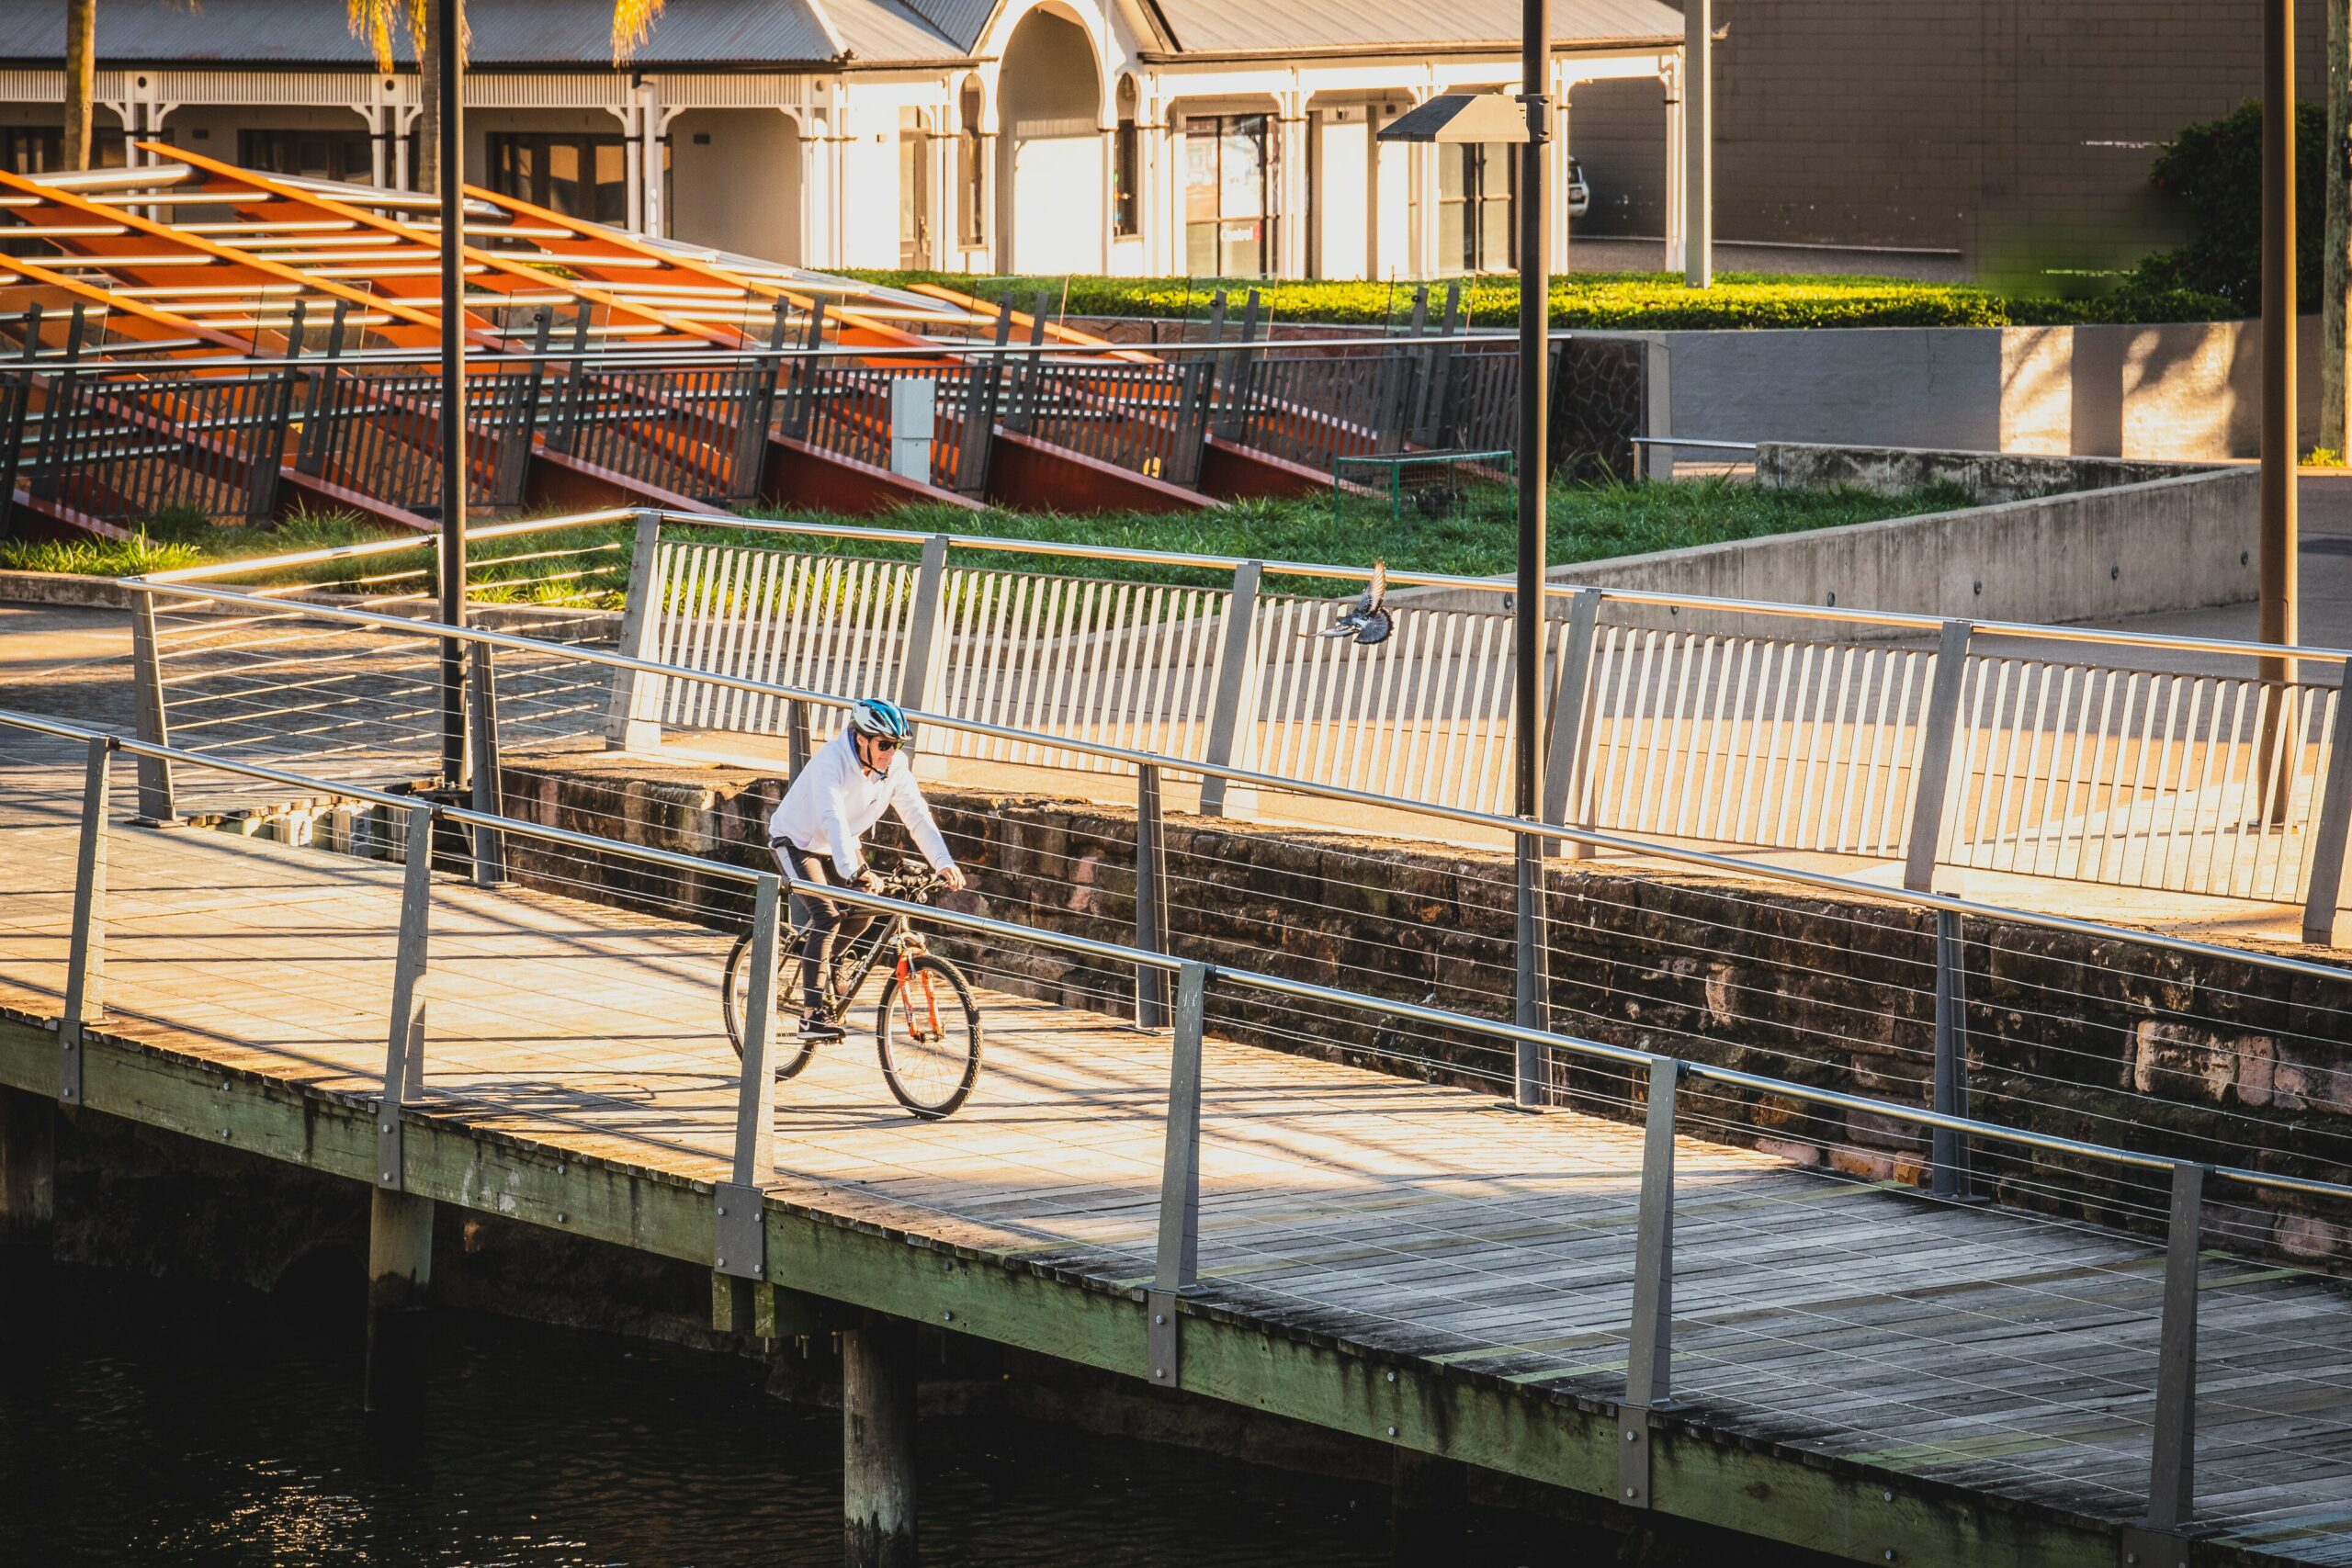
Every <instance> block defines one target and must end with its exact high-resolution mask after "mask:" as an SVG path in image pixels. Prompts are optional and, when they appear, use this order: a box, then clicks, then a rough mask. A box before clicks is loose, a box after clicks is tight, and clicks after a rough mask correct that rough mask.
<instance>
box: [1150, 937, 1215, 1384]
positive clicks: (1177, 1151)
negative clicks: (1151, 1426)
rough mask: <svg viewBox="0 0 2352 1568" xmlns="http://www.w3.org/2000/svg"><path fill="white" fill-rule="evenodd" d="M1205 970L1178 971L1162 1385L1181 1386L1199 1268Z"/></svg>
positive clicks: (1163, 1206)
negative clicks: (1188, 1312)
mask: <svg viewBox="0 0 2352 1568" xmlns="http://www.w3.org/2000/svg"><path fill="white" fill-rule="evenodd" d="M1207 986H1208V967H1207V965H1205V964H1185V965H1184V966H1183V967H1182V968H1181V969H1179V970H1177V972H1176V1040H1175V1045H1174V1048H1173V1050H1172V1051H1171V1052H1170V1055H1169V1062H1168V1141H1167V1145H1166V1147H1165V1149H1164V1151H1163V1153H1162V1154H1161V1156H1160V1162H1159V1257H1158V1258H1157V1260H1156V1267H1155V1268H1154V1269H1153V1272H1152V1281H1151V1286H1150V1288H1149V1289H1148V1290H1147V1291H1146V1292H1144V1319H1145V1322H1144V1357H1145V1359H1146V1360H1148V1361H1149V1362H1150V1363H1151V1368H1150V1371H1151V1381H1152V1382H1154V1383H1157V1384H1158V1385H1159V1386H1160V1387H1161V1388H1182V1387H1183V1386H1184V1362H1183V1338H1182V1335H1183V1331H1182V1327H1181V1326H1180V1325H1179V1323H1178V1314H1177V1305H1176V1303H1177V1299H1178V1298H1179V1297H1181V1296H1182V1295H1184V1294H1186V1293H1187V1292H1190V1291H1192V1290H1193V1286H1194V1285H1195V1284H1196V1283H1197V1282H1198V1281H1199V1279H1200V1269H1201V1032H1202V1027H1203V1024H1204V1011H1205V1008H1206V1000H1205V992H1206V989H1207Z"/></svg>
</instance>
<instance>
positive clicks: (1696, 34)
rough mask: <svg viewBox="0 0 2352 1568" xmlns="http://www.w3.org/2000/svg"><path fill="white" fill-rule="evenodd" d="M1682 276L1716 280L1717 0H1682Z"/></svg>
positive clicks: (1695, 284) (1696, 284) (1691, 280)
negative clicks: (1683, 253) (1683, 250)
mask: <svg viewBox="0 0 2352 1568" xmlns="http://www.w3.org/2000/svg"><path fill="white" fill-rule="evenodd" d="M1682 81H1683V89H1682V97H1683V106H1682V132H1683V143H1684V148H1683V154H1682V162H1683V176H1682V196H1683V205H1684V211H1683V217H1682V233H1683V243H1684V249H1685V251H1686V252H1687V253H1688V254H1687V255H1686V257H1685V260H1684V265H1683V271H1682V280H1683V282H1685V283H1687V284H1689V285H1690V286H1691V288H1707V287H1708V286H1709V285H1710V284H1712V283H1713V282H1714V279H1715V151H1714V149H1715V6H1714V0H1682Z"/></svg>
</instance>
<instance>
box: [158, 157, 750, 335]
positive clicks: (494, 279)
mask: <svg viewBox="0 0 2352 1568" xmlns="http://www.w3.org/2000/svg"><path fill="white" fill-rule="evenodd" d="M139 145H140V146H141V147H142V148H145V149H147V150H148V151H150V152H154V153H156V154H157V155H158V156H163V157H169V158H172V159H174V160H175V161H177V162H179V163H183V164H187V165H188V166H189V167H190V168H193V169H201V170H204V171H205V172H206V173H208V174H210V175H216V176H218V177H220V178H221V179H227V180H235V181H239V182H242V183H243V184H244V185H246V186H250V187H252V189H253V190H254V192H255V193H257V196H258V197H263V198H266V201H265V202H264V203H263V204H264V205H267V204H269V203H275V202H283V203H286V204H288V205H289V206H292V207H295V208H298V209H304V210H308V211H311V212H316V213H322V214H332V215H334V217H337V218H348V219H351V220H354V221H355V222H357V223H359V224H361V225H362V226H364V227H366V228H368V229H372V230H374V231H376V232H378V233H380V234H391V235H395V236H397V237H399V238H401V239H404V240H407V241H409V242H410V243H414V244H419V245H424V244H430V243H434V237H433V236H432V235H431V234H430V233H429V232H428V231H424V230H419V229H413V228H411V227H410V226H409V225H407V224H405V223H402V222H401V221H400V220H398V219H393V218H386V217H383V216H381V215H380V214H378V213H376V212H373V211H370V210H369V209H367V208H364V207H358V206H355V205H352V204H349V203H346V202H343V201H339V200H337V199H335V198H334V197H330V196H323V195H321V194H319V193H317V192H315V191H306V190H303V189H301V188H300V186H289V185H286V184H284V183H282V182H280V181H278V180H275V179H272V178H271V177H270V176H269V175H264V174H258V173H255V172H254V171H252V170H248V169H241V168H238V167H237V166H236V165H235V164H224V163H220V162H219V161H218V160H216V159H211V158H207V157H205V156H204V155H203V154H201V153H197V152H187V151H186V150H185V149H183V148H178V147H172V146H169V145H167V144H165V143H163V142H147V141H142V142H141V143H139ZM254 201H255V198H254V197H247V198H245V200H243V201H239V200H236V199H235V198H234V197H233V196H224V197H223V198H222V205H224V206H231V207H235V208H237V209H239V210H241V211H242V210H244V209H246V208H248V207H250V206H252V205H254ZM465 259H466V261H467V262H469V263H470V264H473V265H480V266H481V267H483V268H485V269H486V270H487V273H488V274H489V276H483V277H481V278H480V279H478V280H476V281H479V282H480V283H481V284H483V285H484V286H487V287H490V288H499V289H500V291H501V292H507V291H511V290H512V289H514V288H519V287H523V286H528V287H529V288H534V289H546V288H560V289H563V290H564V291H566V292H568V293H570V294H571V295H573V296H575V297H576V298H578V299H582V300H584V301H586V302H588V303H590V304H595V305H602V306H603V307H604V308H605V310H607V311H609V312H612V313H614V314H616V315H624V316H627V317H629V318H632V319H634V320H636V321H640V322H643V323H645V324H648V325H652V326H658V327H660V328H661V329H662V330H663V331H664V332H668V333H677V334H680V335H682V336H686V337H692V338H699V339H701V340H702V341H703V342H705V343H707V344H715V345H717V346H719V347H722V348H730V349H731V348H740V347H741V346H742V342H743V340H742V336H741V333H728V332H725V331H723V330H721V329H718V328H716V327H712V326H710V325H708V324H707V323H705V322H701V321H679V320H677V319H675V318H673V317H671V316H668V315H665V314H663V313H662V312H661V311H659V310H654V309H652V308H651V307H650V306H646V305H639V304H633V303H629V302H628V301H625V300H621V299H615V298H613V296H611V295H610V294H608V293H605V291H604V290H602V289H599V288H593V287H589V286H586V285H582V284H581V283H580V282H578V281H576V280H574V279H571V278H564V277H558V276H555V274H553V273H552V272H549V271H548V270H546V269H545V268H544V267H540V266H534V265H531V264H530V263H528V262H524V261H518V260H516V259H515V258H514V257H512V256H507V255H503V254H500V253H499V252H496V251H486V250H482V249H481V248H480V247H478V246H474V245H468V246H467V247H466V248H465ZM411 283H415V284H419V285H423V286H424V287H427V288H433V289H434V290H435V291H436V295H437V291H438V290H439V288H440V281H439V279H438V277H437V276H435V277H417V278H413V279H410V278H401V279H390V278H387V279H382V280H380V281H379V288H390V287H392V286H394V285H395V284H398V285H399V286H401V287H403V288H404V287H406V286H407V285H409V284H411ZM502 284H503V285H504V286H505V287H504V288H500V286H501V285H502ZM370 298H373V299H382V298H383V296H381V295H378V296H371V297H370ZM467 313H468V314H469V315H471V314H472V312H471V311H468V312H467ZM433 315H434V317H435V320H436V323H437V318H438V315H439V311H438V310H437V308H436V309H435V311H434V312H433ZM481 324H482V327H483V329H484V330H489V323H488V322H483V323H481Z"/></svg>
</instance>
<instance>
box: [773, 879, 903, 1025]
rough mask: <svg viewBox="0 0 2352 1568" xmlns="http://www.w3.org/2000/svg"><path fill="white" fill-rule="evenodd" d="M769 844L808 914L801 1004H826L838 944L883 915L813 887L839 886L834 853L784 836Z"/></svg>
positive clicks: (856, 935) (802, 953)
mask: <svg viewBox="0 0 2352 1568" xmlns="http://www.w3.org/2000/svg"><path fill="white" fill-rule="evenodd" d="M770 847H771V848H772V849H774V850H775V858H776V861H777V863H778V864H780V865H782V866H783V867H784V874H785V875H786V877H788V878H790V879H791V882H792V885H793V886H792V891H794V892H796V893H797V894H799V895H800V906H801V908H802V910H803V911H804V912H805V913H806V914H807V915H808V917H809V933H808V936H807V938H806V939H805V940H804V941H803V942H801V944H800V997H801V1005H802V1006H803V1007H804V1008H807V1009H809V1010H812V1011H813V1010H816V1009H817V1008H819V1007H821V1006H822V1005H823V1004H824V1000H825V983H824V975H825V972H826V969H827V967H828V966H829V965H831V963H832V961H833V953H834V951H835V950H836V948H837V947H839V946H841V945H842V944H844V943H849V942H855V941H857V939H858V938H859V937H862V936H864V935H865V931H866V928H867V927H869V926H871V925H873V923H874V922H875V921H876V919H880V917H879V916H877V915H876V914H875V913H874V912H873V911H872V910H870V909H857V908H851V907H850V906H848V905H846V904H843V903H842V902H841V901H840V900H838V899H834V898H827V897H820V895H819V894H817V893H816V892H814V891H813V889H815V888H819V887H835V886H840V879H839V878H838V877H836V876H835V875H834V874H833V857H832V856H831V855H830V854H819V853H816V852H812V851H809V850H804V849H802V848H801V847H800V846H799V845H798V844H795V843H790V842H787V841H786V840H777V841H776V842H775V843H774V844H773V845H771V846H770Z"/></svg>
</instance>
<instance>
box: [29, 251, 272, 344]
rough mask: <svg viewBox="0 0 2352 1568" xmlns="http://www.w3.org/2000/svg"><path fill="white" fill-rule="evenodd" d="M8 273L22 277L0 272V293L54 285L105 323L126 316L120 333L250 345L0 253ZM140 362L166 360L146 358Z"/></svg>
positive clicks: (37, 263)
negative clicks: (102, 315) (14, 280)
mask: <svg viewBox="0 0 2352 1568" xmlns="http://www.w3.org/2000/svg"><path fill="white" fill-rule="evenodd" d="M0 232H5V231H0ZM9 273H14V274H15V275H16V276H17V277H18V278H21V279H22V280H23V281H22V282H21V283H19V284H17V285H14V286H11V285H10V284H9V283H8V282H6V278H5V276H0V293H10V292H15V291H17V289H22V290H25V291H27V292H30V291H32V290H35V289H41V288H51V289H55V290H56V291H57V292H59V293H61V294H62V295H65V296H66V297H67V298H68V299H78V300H80V301H82V302H83V303H85V304H88V305H96V307H98V308H99V309H100V310H104V311H106V312H107V321H109V323H115V318H116V317H117V316H118V315H120V316H126V317H128V318H130V321H129V323H128V325H127V326H125V327H124V329H123V330H124V335H125V336H128V337H133V338H139V339H142V340H144V341H146V342H150V343H152V342H154V341H156V340H158V339H161V338H166V337H193V338H201V339H203V340H204V341H205V342H206V343H208V344H212V345H214V346H215V347H218V348H220V349H225V350H227V351H228V352H230V353H232V354H244V353H246V352H248V351H249V350H250V349H251V348H252V346H253V345H252V344H250V343H248V342H246V341H245V340H244V339H243V338H239V337H237V336H235V335H233V334H232V333H225V332H222V331H221V330H220V328H218V327H208V326H203V325H200V324H198V322H195V321H189V320H187V318H186V317H183V316H176V315H174V314H173V313H172V312H171V311H169V310H157V309H155V308H154V307H153V306H152V305H148V304H145V303H143V302H142V301H141V300H137V299H122V298H121V297H119V295H117V294H115V293H113V292H112V291H111V290H109V289H105V288H99V287H98V286H97V285H96V284H95V283H85V282H83V281H82V280H81V279H79V278H75V277H67V276H63V275H62V274H60V273H55V272H51V270H50V269H49V268H47V267H45V266H43V265H40V263H39V262H35V261H28V260H26V259H25V258H24V257H22V256H0V275H6V274H9ZM142 363H147V364H156V363H166V362H164V361H153V360H150V361H143V362H142Z"/></svg>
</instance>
